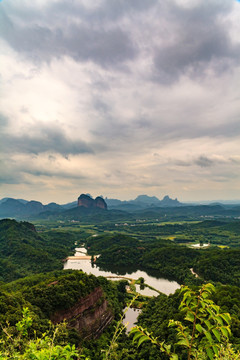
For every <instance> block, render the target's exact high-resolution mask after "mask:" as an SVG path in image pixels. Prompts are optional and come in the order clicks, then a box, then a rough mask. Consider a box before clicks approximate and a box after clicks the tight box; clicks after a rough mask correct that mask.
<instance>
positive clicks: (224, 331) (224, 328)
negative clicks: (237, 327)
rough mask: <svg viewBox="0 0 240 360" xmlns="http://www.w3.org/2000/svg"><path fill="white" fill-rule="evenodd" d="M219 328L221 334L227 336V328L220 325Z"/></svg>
mask: <svg viewBox="0 0 240 360" xmlns="http://www.w3.org/2000/svg"><path fill="white" fill-rule="evenodd" d="M220 330H221V332H222V334H223V336H225V337H226V338H228V330H227V328H226V327H223V326H222V327H220Z"/></svg>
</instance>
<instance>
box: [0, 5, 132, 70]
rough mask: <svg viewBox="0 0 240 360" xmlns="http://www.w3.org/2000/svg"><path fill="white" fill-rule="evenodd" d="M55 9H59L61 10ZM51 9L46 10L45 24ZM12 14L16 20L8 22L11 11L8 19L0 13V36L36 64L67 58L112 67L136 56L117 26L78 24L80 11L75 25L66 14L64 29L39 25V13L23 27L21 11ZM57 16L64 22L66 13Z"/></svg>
mask: <svg viewBox="0 0 240 360" xmlns="http://www.w3.org/2000/svg"><path fill="white" fill-rule="evenodd" d="M65 7H66V9H68V7H69V3H65ZM70 7H71V5H70ZM58 9H60V10H61V7H59V8H58ZM53 10H54V9H51V8H48V7H47V8H46V11H48V12H49V13H48V14H47V15H46V16H47V17H48V18H49V21H50V15H51V13H52V12H53ZM23 14H24V13H23ZM14 15H15V17H17V21H16V20H15V17H12V18H13V19H11V17H10V16H11V9H10V16H9V15H8V14H7V13H6V12H5V11H4V10H3V11H2V12H1V16H0V21H1V28H0V36H1V37H2V38H3V39H4V40H5V41H6V42H7V43H8V44H9V45H10V46H11V47H12V48H13V49H14V50H15V51H17V52H19V53H23V54H25V55H26V56H27V57H29V58H31V59H32V60H33V61H36V62H39V61H40V62H49V61H51V60H52V59H53V58H60V57H64V56H69V57H71V58H73V59H75V60H76V61H89V60H90V61H93V62H95V63H97V64H99V65H101V66H116V64H119V63H122V62H124V61H126V60H132V59H134V58H135V56H136V55H137V49H136V47H135V46H134V43H133V42H132V41H131V38H130V37H129V35H128V33H127V32H126V31H124V30H123V29H121V28H120V27H118V26H114V27H110V28H108V27H105V26H104V23H103V24H99V26H97V27H96V28H95V26H94V24H92V23H91V22H90V23H88V22H87V21H81V16H82V14H81V11H80V12H78V21H76V22H75V21H74V19H75V17H76V13H71V12H69V16H70V19H69V20H70V21H67V22H65V26H64V27H63V26H62V22H60V23H58V21H56V22H55V23H54V21H50V22H49V24H46V23H45V21H42V23H41V14H40V13H39V19H38V21H36V22H33V23H32V22H31V21H30V22H26V23H25V24H23V22H22V21H21V20H22V19H21V15H22V12H20V13H15V14H14ZM52 15H53V13H52ZM60 15H61V16H60V17H62V21H65V20H66V19H65V18H64V17H65V16H66V14H65V13H64V14H63V13H61V11H60ZM19 18H20V21H19ZM14 20H15V21H14ZM39 20H40V21H39ZM51 20H52V19H51Z"/></svg>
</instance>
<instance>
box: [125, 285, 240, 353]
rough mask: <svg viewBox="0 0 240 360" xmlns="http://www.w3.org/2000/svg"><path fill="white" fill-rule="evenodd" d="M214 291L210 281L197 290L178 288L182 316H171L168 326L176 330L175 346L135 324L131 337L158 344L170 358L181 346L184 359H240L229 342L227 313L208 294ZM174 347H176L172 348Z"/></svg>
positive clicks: (135, 339)
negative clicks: (177, 318)
mask: <svg viewBox="0 0 240 360" xmlns="http://www.w3.org/2000/svg"><path fill="white" fill-rule="evenodd" d="M214 291H215V288H214V286H213V285H212V284H206V285H204V286H203V287H202V288H200V289H199V290H197V291H193V290H191V289H190V288H189V287H187V286H184V287H182V289H181V292H182V294H183V299H182V301H181V304H180V306H179V310H180V311H182V312H184V315H185V317H184V320H185V322H184V323H182V322H180V321H174V320H170V322H169V326H173V327H175V328H176V330H177V338H178V341H177V343H176V344H175V346H174V349H173V347H172V346H171V345H167V344H166V343H165V342H164V341H163V342H159V339H157V338H154V337H153V335H152V334H150V333H149V332H148V331H147V330H145V329H143V328H141V327H138V326H137V327H135V328H133V329H132V331H131V333H132V334H133V335H134V337H133V340H134V341H138V346H140V345H141V344H142V343H143V342H144V341H151V342H152V343H153V344H155V345H157V346H159V348H160V350H161V351H162V352H164V353H165V354H167V355H168V356H169V358H170V359H171V360H178V359H179V357H178V352H179V351H178V350H179V349H180V348H184V349H185V350H186V352H187V359H188V360H191V359H210V360H213V359H222V360H225V359H229V360H230V359H232V360H233V359H234V360H235V359H240V353H239V352H237V353H236V352H235V351H234V350H233V348H232V346H231V345H230V344H229V335H230V334H231V331H230V321H231V317H230V315H229V314H228V313H222V312H221V310H220V307H219V306H217V305H216V304H215V303H214V302H213V301H212V300H211V299H210V296H211V295H212V293H213V292H214ZM175 349H176V350H175Z"/></svg>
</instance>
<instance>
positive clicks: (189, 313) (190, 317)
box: [185, 312, 194, 322]
mask: <svg viewBox="0 0 240 360" xmlns="http://www.w3.org/2000/svg"><path fill="white" fill-rule="evenodd" d="M185 320H188V321H191V322H194V314H193V313H191V312H188V313H187V315H186V316H185Z"/></svg>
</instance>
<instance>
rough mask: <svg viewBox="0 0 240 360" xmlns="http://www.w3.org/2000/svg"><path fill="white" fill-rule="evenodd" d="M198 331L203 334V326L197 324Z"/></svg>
mask: <svg viewBox="0 0 240 360" xmlns="http://www.w3.org/2000/svg"><path fill="white" fill-rule="evenodd" d="M196 329H197V331H198V332H200V333H202V332H203V327H202V325H200V324H197V325H196Z"/></svg>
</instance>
